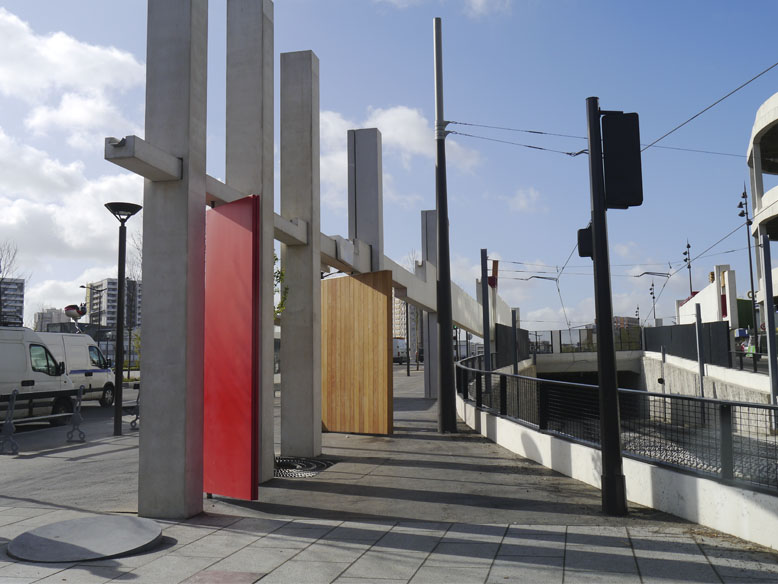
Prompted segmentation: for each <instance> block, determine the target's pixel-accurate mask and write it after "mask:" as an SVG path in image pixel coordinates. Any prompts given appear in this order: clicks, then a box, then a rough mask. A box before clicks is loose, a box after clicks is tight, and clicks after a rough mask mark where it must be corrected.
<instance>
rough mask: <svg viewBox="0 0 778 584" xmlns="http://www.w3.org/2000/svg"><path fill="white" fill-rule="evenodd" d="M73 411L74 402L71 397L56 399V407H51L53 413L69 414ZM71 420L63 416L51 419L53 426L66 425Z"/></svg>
mask: <svg viewBox="0 0 778 584" xmlns="http://www.w3.org/2000/svg"><path fill="white" fill-rule="evenodd" d="M72 411H73V402H72V401H71V400H70V398H69V397H61V398H58V399H56V400H55V401H54V407H52V408H51V413H52V414H68V413H71V412H72ZM68 422H70V418H66V417H64V416H63V417H61V418H54V419H52V420H49V424H51V425H52V426H64V425H65V424H67V423H68Z"/></svg>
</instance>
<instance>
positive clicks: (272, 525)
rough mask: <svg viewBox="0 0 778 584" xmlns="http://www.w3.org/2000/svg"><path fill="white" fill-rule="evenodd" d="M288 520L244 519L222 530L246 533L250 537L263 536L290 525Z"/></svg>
mask: <svg viewBox="0 0 778 584" xmlns="http://www.w3.org/2000/svg"><path fill="white" fill-rule="evenodd" d="M290 522H291V521H290V520H288V519H269V518H266V517H244V518H242V519H240V520H238V521H236V522H235V523H233V524H232V525H229V526H227V527H224V528H222V531H228V532H230V533H245V534H248V535H257V536H263V535H267V534H268V533H273V532H274V531H276V530H278V529H280V528H281V527H283V526H285V525H287V524H289V523H290Z"/></svg>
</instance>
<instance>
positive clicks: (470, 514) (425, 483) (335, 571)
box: [0, 367, 778, 584]
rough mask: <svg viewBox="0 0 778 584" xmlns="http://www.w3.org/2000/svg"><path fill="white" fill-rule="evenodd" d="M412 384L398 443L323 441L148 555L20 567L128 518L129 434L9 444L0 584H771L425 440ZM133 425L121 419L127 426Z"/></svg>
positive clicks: (525, 466) (745, 557)
mask: <svg viewBox="0 0 778 584" xmlns="http://www.w3.org/2000/svg"><path fill="white" fill-rule="evenodd" d="M420 384H421V372H419V373H416V372H415V371H414V372H413V375H412V376H411V377H410V378H407V377H405V370H404V369H403V368H399V367H397V368H395V434H394V436H391V437H382V436H354V435H345V434H325V435H324V439H323V443H324V457H325V458H328V459H330V460H332V461H334V462H335V464H334V465H333V466H332V467H330V468H328V469H327V470H325V471H323V472H322V473H320V474H319V475H318V476H316V477H313V478H307V479H274V480H272V481H270V482H269V483H267V484H266V485H263V486H262V487H261V488H260V501H259V502H252V503H247V502H240V501H233V500H229V499H220V498H215V499H212V500H205V501H204V504H205V508H206V513H204V514H202V515H200V516H198V517H195V518H193V519H191V520H188V521H182V522H172V521H161V522H160V523H161V524H162V525H163V526H164V530H163V535H164V539H163V542H162V545H161V546H160V547H158V548H157V549H156V550H153V551H152V552H149V553H146V554H142V555H138V556H130V557H125V558H116V559H111V560H103V561H98V562H88V563H82V564H77V565H73V564H31V563H26V562H15V561H14V560H12V559H11V558H9V557H8V556H7V555H6V554H5V547H6V545H5V544H6V543H7V541H9V540H10V539H12V538H13V537H15V536H16V535H18V534H20V533H23V532H25V531H27V530H29V529H31V528H34V527H36V526H39V525H45V524H48V523H51V522H54V521H59V520H62V519H69V518H73V517H78V516H81V515H83V514H85V513H90V512H113V513H130V514H132V513H134V512H135V511H136V509H137V507H136V492H135V489H136V485H137V479H136V478H135V474H136V473H137V433H130V432H129V431H128V432H127V434H126V435H125V436H122V437H119V438H115V437H113V436H111V423H110V420H105V419H100V420H98V419H94V420H90V419H89V418H88V419H87V424H86V429H87V435H88V438H89V440H90V441H89V442H88V443H87V444H85V445H63V444H62V440H61V439H60V438H59V437H58V438H57V439H56V441H52V440H53V439H52V437H51V432H48V431H37V432H28V433H24V434H23V435H22V436H20V448H21V453H20V455H19V456H17V457H2V458H0V473H2V474H0V584H2V583H4V582H14V583H28V582H51V583H54V582H60V583H61V582H77V583H81V582H83V583H84V584H89V583H92V582H108V581H117V582H123V581H128V582H135V583H139V584H141V583H146V582H160V583H165V584H168V583H175V582H187V583H225V584H229V583H244V582H245V583H248V582H255V581H261V582H290V583H292V582H293V583H298V582H339V583H346V582H351V583H371V582H378V583H382V584H390V583H401V582H413V583H417V582H445V583H452V584H456V583H467V582H477V583H481V582H560V583H561V582H564V583H565V584H570V583H575V582H606V583H607V582H657V583H670V582H733V583H734V582H751V583H757V582H778V562H777V561H776V560H777V559H778V555H776V554H774V553H773V552H771V551H768V550H765V549H764V548H760V547H758V546H754V545H750V544H748V543H746V542H743V541H741V540H737V539H735V538H732V537H728V536H724V535H721V534H718V533H716V532H713V531H711V530H708V529H705V528H701V527H700V526H697V525H694V524H690V523H686V522H684V521H682V520H679V519H677V518H674V517H672V516H669V515H666V514H663V513H660V512H656V511H653V510H650V509H646V508H642V507H638V506H632V507H631V508H630V515H629V516H628V517H625V518H611V517H607V516H604V515H603V514H602V513H601V511H600V494H599V491H597V490H595V489H592V488H590V487H588V486H587V485H584V484H582V483H579V482H576V481H573V480H571V479H568V478H566V477H563V476H561V475H558V474H556V473H554V472H552V471H549V470H548V469H545V468H543V467H541V466H539V465H537V464H535V463H533V462H530V461H526V460H524V459H521V458H519V457H517V456H515V455H513V454H512V453H510V452H507V451H506V450H504V449H502V448H500V447H498V446H496V445H494V444H492V443H490V442H488V441H486V440H484V439H483V438H481V437H480V436H477V435H475V434H474V433H472V432H469V431H468V430H467V429H466V428H464V427H463V426H460V430H461V431H460V433H459V434H458V435H456V436H441V435H439V434H437V432H436V431H435V429H436V422H435V420H436V410H435V402H433V401H430V400H425V399H423V398H422V397H421V395H422V391H421V389H420ZM125 419H126V420H127V421H129V419H130V418H129V417H127V418H125Z"/></svg>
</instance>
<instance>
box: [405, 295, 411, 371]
mask: <svg viewBox="0 0 778 584" xmlns="http://www.w3.org/2000/svg"><path fill="white" fill-rule="evenodd" d="M408 312H409V311H408V303H407V302H406V303H405V373H406V376H407V377H410V376H411V334H410V333H411V325H410V321H409V320H408V317H409V314H408Z"/></svg>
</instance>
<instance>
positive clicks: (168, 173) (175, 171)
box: [104, 136, 183, 182]
mask: <svg viewBox="0 0 778 584" xmlns="http://www.w3.org/2000/svg"><path fill="white" fill-rule="evenodd" d="M104 156H105V159H106V160H107V161H108V162H113V163H114V164H116V165H117V166H121V167H122V168H126V169H127V170H130V171H132V172H134V173H135V174H139V175H141V176H142V177H143V178H147V179H149V180H150V181H154V182H162V181H171V180H181V177H182V176H183V175H182V168H183V166H182V162H181V159H180V158H178V157H176V156H173V155H172V154H168V153H167V152H165V151H164V150H162V149H160V148H157V147H156V146H154V145H152V144H149V143H148V142H146V141H145V140H143V139H142V138H139V137H138V136H125V137H124V138H122V139H121V140H119V139H117V138H112V137H108V138H106V139H105V153H104Z"/></svg>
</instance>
